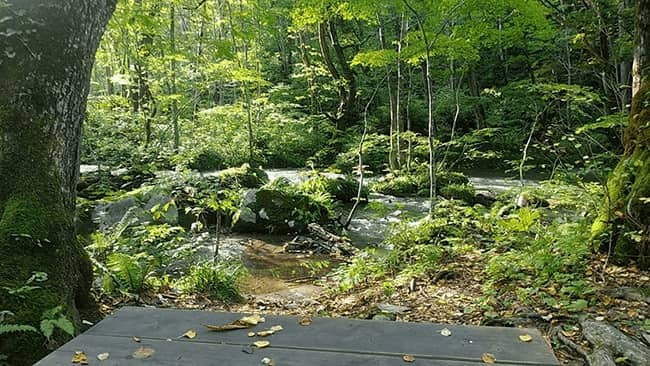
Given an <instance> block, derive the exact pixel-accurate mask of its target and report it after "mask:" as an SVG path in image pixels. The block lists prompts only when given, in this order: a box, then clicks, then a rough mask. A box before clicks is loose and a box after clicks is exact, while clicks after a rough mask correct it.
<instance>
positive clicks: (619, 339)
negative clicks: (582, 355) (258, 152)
mask: <svg viewBox="0 0 650 366" xmlns="http://www.w3.org/2000/svg"><path fill="white" fill-rule="evenodd" d="M580 326H581V327H582V334H583V336H584V337H585V339H587V340H588V341H589V342H591V344H592V345H593V346H594V349H595V351H594V352H593V353H591V354H590V355H588V356H587V362H589V364H590V365H592V366H601V365H602V366H605V365H615V362H614V356H621V357H625V358H626V359H627V362H629V363H631V364H632V365H635V366H647V365H650V348H648V347H647V346H646V345H644V344H643V343H641V342H639V341H637V340H635V339H632V338H630V337H628V336H626V335H625V334H623V333H622V332H621V331H619V330H618V329H616V328H615V327H614V326H611V325H609V324H607V323H605V322H597V321H593V320H583V321H581V322H580Z"/></svg>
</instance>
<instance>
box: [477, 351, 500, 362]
mask: <svg viewBox="0 0 650 366" xmlns="http://www.w3.org/2000/svg"><path fill="white" fill-rule="evenodd" d="M481 360H483V362H484V363H490V364H492V363H495V362H497V358H496V357H494V355H493V354H491V353H484V354H483V355H481Z"/></svg>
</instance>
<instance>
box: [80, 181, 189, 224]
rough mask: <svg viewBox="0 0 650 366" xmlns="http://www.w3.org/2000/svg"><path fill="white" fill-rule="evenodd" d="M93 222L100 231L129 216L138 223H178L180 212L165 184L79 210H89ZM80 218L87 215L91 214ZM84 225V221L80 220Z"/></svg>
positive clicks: (85, 206)
mask: <svg viewBox="0 0 650 366" xmlns="http://www.w3.org/2000/svg"><path fill="white" fill-rule="evenodd" d="M90 207H92V213H91V215H90V218H91V222H92V224H93V225H96V228H98V229H100V230H105V229H108V228H109V227H111V226H113V225H115V224H117V223H118V222H120V221H121V220H122V219H124V217H125V216H127V215H129V217H130V219H133V220H137V221H138V222H141V223H143V222H156V223H166V224H172V225H176V224H178V219H179V214H178V208H177V207H176V203H175V202H174V200H173V198H172V196H171V193H170V191H169V189H168V188H166V187H162V186H145V187H142V188H139V189H136V190H133V191H130V192H127V193H125V194H123V195H120V196H115V197H111V198H110V199H104V200H100V201H96V202H94V203H86V204H85V205H84V206H82V207H78V212H79V209H83V210H89V209H90ZM78 217H79V218H84V217H85V218H87V213H84V215H83V216H78ZM79 224H82V223H79ZM87 225H88V223H87V222H85V223H83V226H87Z"/></svg>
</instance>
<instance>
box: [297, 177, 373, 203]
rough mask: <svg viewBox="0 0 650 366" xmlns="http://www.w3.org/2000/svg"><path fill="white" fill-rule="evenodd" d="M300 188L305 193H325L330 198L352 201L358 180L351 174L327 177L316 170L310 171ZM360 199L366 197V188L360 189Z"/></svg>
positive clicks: (356, 191) (355, 194)
mask: <svg viewBox="0 0 650 366" xmlns="http://www.w3.org/2000/svg"><path fill="white" fill-rule="evenodd" d="M300 189H301V190H302V191H303V192H305V193H307V194H311V195H313V194H323V193H324V194H327V195H329V196H330V197H331V199H334V200H337V201H341V202H352V201H354V200H355V199H356V197H357V193H358V190H359V182H358V181H357V180H356V179H354V178H353V177H351V176H346V177H345V178H341V177H337V178H329V177H327V176H325V175H323V174H320V173H318V172H312V173H311V174H310V177H309V178H308V179H307V180H305V181H304V182H303V183H302V184H301V185H300ZM361 199H368V189H367V188H366V187H365V186H364V187H362V189H361Z"/></svg>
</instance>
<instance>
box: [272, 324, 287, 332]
mask: <svg viewBox="0 0 650 366" xmlns="http://www.w3.org/2000/svg"><path fill="white" fill-rule="evenodd" d="M283 329H284V328H282V326H281V325H274V326H272V327H271V329H270V330H272V331H274V332H279V331H281V330H283Z"/></svg>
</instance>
